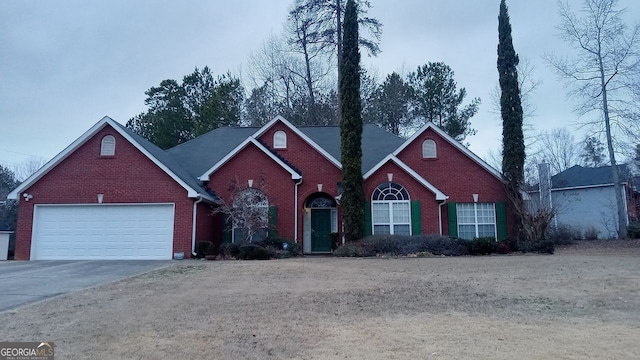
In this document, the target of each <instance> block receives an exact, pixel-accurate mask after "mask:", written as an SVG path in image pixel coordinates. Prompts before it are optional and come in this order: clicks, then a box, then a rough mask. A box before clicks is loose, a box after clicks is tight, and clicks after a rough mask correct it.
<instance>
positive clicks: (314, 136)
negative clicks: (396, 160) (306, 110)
mask: <svg viewBox="0 0 640 360" xmlns="http://www.w3.org/2000/svg"><path fill="white" fill-rule="evenodd" d="M298 129H300V131H302V132H303V133H304V134H305V135H307V136H308V137H309V138H310V139H311V140H313V141H314V142H315V143H316V144H318V145H319V146H320V147H322V148H323V149H325V151H327V152H328V153H329V154H331V156H333V157H334V158H336V159H337V160H338V161H340V162H341V161H342V154H341V149H340V127H339V126H302V127H299V128H298ZM404 142H405V139H403V138H401V137H399V136H396V135H393V134H391V133H389V132H387V131H385V130H383V129H381V128H379V127H378V126H376V125H372V124H365V125H364V126H363V128H362V173H363V174H364V173H366V172H367V171H369V170H371V168H373V167H374V166H376V165H377V164H378V163H379V162H380V161H381V160H382V159H384V157H385V156H387V155H389V154H391V153H392V152H394V151H395V150H396V149H397V148H398V147H399V146H400V145H402V144H403V143H404Z"/></svg>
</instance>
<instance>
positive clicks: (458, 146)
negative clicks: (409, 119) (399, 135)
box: [393, 122, 504, 181]
mask: <svg viewBox="0 0 640 360" xmlns="http://www.w3.org/2000/svg"><path fill="white" fill-rule="evenodd" d="M428 129H431V130H433V131H434V132H435V133H436V134H438V136H440V137H441V138H443V139H445V140H446V141H447V142H448V143H450V144H451V145H453V147H455V148H456V149H458V150H460V151H461V152H462V153H463V154H465V155H466V156H467V157H469V158H470V159H471V160H473V161H474V162H475V163H476V164H478V165H480V167H482V168H484V169H485V170H486V171H488V172H489V173H490V174H492V175H493V176H495V177H496V178H498V179H499V180H500V181H504V178H503V177H502V174H501V173H500V171H498V170H497V169H496V168H494V167H493V166H491V165H489V164H487V162H486V161H484V160H482V159H481V158H480V157H479V156H478V155H476V154H474V153H473V152H472V151H471V150H469V149H468V148H467V147H466V146H464V145H462V144H461V143H460V142H459V141H458V140H456V139H454V138H453V137H451V136H450V135H449V134H447V133H446V132H444V130H442V129H440V128H439V127H437V126H436V125H435V124H434V123H432V122H428V123H427V124H426V125H425V126H423V127H422V129H420V130H418V131H416V133H415V134H413V135H412V136H411V137H410V138H408V139H407V140H406V141H405V142H404V143H403V144H402V145H400V147H398V148H397V149H396V150H395V151H394V152H393V155H395V156H397V155H398V154H400V153H401V152H402V150H404V149H405V148H406V147H407V146H409V144H411V143H413V142H414V141H415V140H416V139H417V138H418V137H420V136H422V134H423V133H424V132H425V131H427V130H428Z"/></svg>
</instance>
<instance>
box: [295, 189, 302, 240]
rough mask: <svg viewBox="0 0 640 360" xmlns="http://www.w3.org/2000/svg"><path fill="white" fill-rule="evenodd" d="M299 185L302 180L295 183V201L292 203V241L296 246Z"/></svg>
mask: <svg viewBox="0 0 640 360" xmlns="http://www.w3.org/2000/svg"><path fill="white" fill-rule="evenodd" d="M300 184H302V178H300V180H299V181H298V182H296V183H295V196H294V197H295V199H294V202H293V214H294V221H293V231H294V233H293V234H294V235H293V241H294V242H295V243H296V244H297V243H298V186H300Z"/></svg>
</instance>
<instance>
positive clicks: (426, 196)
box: [9, 117, 513, 260]
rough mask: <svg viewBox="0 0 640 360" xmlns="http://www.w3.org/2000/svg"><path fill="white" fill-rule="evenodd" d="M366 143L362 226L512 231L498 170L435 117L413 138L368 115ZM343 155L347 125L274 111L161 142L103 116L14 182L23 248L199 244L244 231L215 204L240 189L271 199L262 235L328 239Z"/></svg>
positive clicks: (261, 203) (319, 246)
mask: <svg viewBox="0 0 640 360" xmlns="http://www.w3.org/2000/svg"><path fill="white" fill-rule="evenodd" d="M362 148H363V151H362V152H363V158H362V169H363V178H364V192H365V196H366V199H367V202H366V205H365V235H369V234H389V233H391V234H406V235H417V234H444V235H450V236H459V237H461V238H467V239H471V238H474V237H478V236H494V237H496V238H499V239H504V238H506V237H507V236H508V232H509V234H511V233H512V231H513V229H512V227H511V226H509V227H507V222H506V219H507V218H508V216H511V215H510V212H509V213H508V212H507V211H508V209H507V207H506V205H505V203H506V201H507V198H506V195H505V193H504V186H503V185H504V184H503V180H502V178H501V175H500V173H499V172H498V171H497V170H495V169H493V168H491V167H490V166H489V165H487V164H486V163H485V162H484V161H482V160H481V159H480V158H479V157H477V156H476V155H475V154H473V153H472V152H471V151H469V150H468V149H467V148H466V147H464V146H462V145H461V144H460V143H459V142H457V141H455V140H454V139H453V138H451V137H450V136H448V135H447V134H445V133H444V132H443V131H442V130H440V129H439V128H437V127H436V126H434V125H433V124H431V123H429V124H427V125H426V126H424V127H423V128H422V129H420V130H419V131H417V132H416V133H415V134H414V135H413V136H412V137H411V138H409V139H406V140H405V139H402V138H399V137H397V136H395V135H393V134H391V133H388V132H386V131H384V130H382V129H380V128H378V127H376V126H373V125H365V126H364V129H363V135H362ZM340 159H341V156H340V128H339V127H337V126H321V127H307V126H303V127H295V126H293V125H292V124H291V123H289V122H288V121H286V120H285V119H283V118H282V117H277V118H275V119H274V120H273V121H271V122H269V123H268V124H266V125H264V126H263V127H261V128H219V129H216V130H213V131H211V132H209V133H207V134H204V135H202V136H200V137H198V138H196V139H193V140H191V141H189V142H186V143H184V144H181V145H178V146H176V147H174V148H172V149H169V150H167V151H164V150H161V149H160V148H158V147H157V146H155V145H153V144H152V143H150V142H149V141H147V140H145V139H143V138H142V137H140V136H138V135H137V134H135V133H133V132H132V131H131V130H129V129H127V128H125V127H123V126H122V125H120V124H119V123H117V122H115V121H114V120H112V119H110V118H108V117H105V118H103V119H102V120H100V121H99V122H98V123H96V124H95V125H94V126H93V127H91V128H90V129H89V130H88V131H87V132H86V133H84V134H83V135H82V136H81V137H80V138H78V139H77V140H76V141H74V142H73V143H72V144H71V145H69V146H68V147H67V148H66V149H65V150H63V151H62V152H61V153H60V154H58V155H57V156H56V157H55V158H54V159H53V160H51V161H50V162H49V163H47V164H46V165H45V166H44V167H43V168H42V169H40V170H39V171H38V172H36V173H35V174H34V175H32V176H31V177H30V178H29V179H27V180H26V181H25V182H24V183H22V184H21V185H20V186H19V187H18V188H17V189H15V190H14V191H13V192H12V193H11V194H9V198H10V199H19V201H20V206H19V215H18V226H17V239H16V259H23V260H26V259H170V258H171V257H172V256H173V255H174V254H175V253H184V255H185V257H190V256H192V255H193V251H194V250H195V248H196V242H197V241H202V240H208V241H212V242H214V243H215V244H216V245H217V244H220V243H221V242H222V241H234V239H236V240H237V239H239V238H241V237H243V235H245V234H242V233H239V231H240V229H234V226H233V225H234V224H233V223H232V222H231V221H225V217H224V216H223V214H221V213H213V212H212V211H211V209H212V208H213V207H216V206H218V205H219V204H220V203H222V202H223V203H225V204H232V203H233V201H234V197H235V198H236V199H237V198H238V194H239V193H242V192H251V194H249V195H251V196H244V197H243V198H244V199H247V198H249V199H255V204H254V205H253V206H254V208H253V210H255V211H256V212H257V213H260V211H264V212H268V222H269V224H268V225H267V224H265V232H264V233H262V234H261V235H256V236H259V237H260V236H265V235H266V233H267V230H268V232H269V233H271V234H272V236H278V237H281V238H286V239H290V240H292V241H295V242H297V243H298V244H300V245H301V248H302V250H303V252H304V253H323V252H329V251H331V238H332V237H335V236H336V235H334V234H333V233H338V236H339V234H340V232H341V228H342V225H341V221H340V197H341V176H342V175H341V164H340ZM234 188H235V189H236V191H235V192H234V191H233V189H234ZM238 188H239V189H240V191H237V189H238ZM245 195H247V194H246V193H245ZM266 218H267V217H265V219H266Z"/></svg>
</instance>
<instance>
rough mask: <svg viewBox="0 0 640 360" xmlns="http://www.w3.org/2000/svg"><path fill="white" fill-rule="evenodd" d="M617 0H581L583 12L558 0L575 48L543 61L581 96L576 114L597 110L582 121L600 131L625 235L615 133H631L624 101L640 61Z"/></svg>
mask: <svg viewBox="0 0 640 360" xmlns="http://www.w3.org/2000/svg"><path fill="white" fill-rule="evenodd" d="M618 5H619V4H618V0H584V1H583V7H582V10H581V15H580V16H578V15H576V14H575V13H574V12H573V11H572V9H571V7H570V6H569V3H568V2H567V1H566V0H565V1H560V2H559V6H560V10H559V14H560V17H561V24H560V26H559V30H560V37H561V38H562V39H563V40H564V41H565V42H566V43H567V44H568V45H569V46H570V47H571V48H572V49H574V50H575V51H576V55H575V56H573V57H572V58H567V57H559V56H557V55H546V56H545V57H546V59H547V61H548V62H549V63H550V64H551V66H552V67H553V68H554V69H555V70H556V71H557V72H558V74H559V75H560V76H561V77H562V78H564V79H565V80H566V81H567V84H568V85H569V89H570V90H569V96H571V97H573V98H575V99H577V100H579V104H578V106H577V107H576V109H575V110H576V112H577V113H578V114H579V115H586V114H590V113H596V114H597V115H596V117H595V119H596V120H593V121H590V122H586V123H585V125H589V126H591V127H594V128H596V129H598V130H602V129H603V130H604V132H605V133H606V139H607V149H608V153H609V160H610V164H611V173H612V178H613V181H614V186H615V192H616V203H617V212H618V236H619V237H620V238H625V237H626V236H627V223H626V220H627V214H626V211H625V203H624V198H623V196H622V189H621V185H620V174H619V172H618V167H617V165H616V153H615V144H614V135H615V138H618V139H619V138H621V137H623V136H624V135H625V134H627V133H629V130H630V128H629V126H628V122H627V121H626V120H628V119H627V118H625V117H624V116H625V110H624V108H625V104H626V103H628V102H629V99H630V94H631V93H630V89H629V83H630V79H631V77H632V76H637V71H638V67H639V64H640V52H639V46H640V43H639V42H640V25H638V24H636V25H634V26H633V27H632V28H628V27H627V25H626V24H625V22H624V21H623V19H622V16H623V14H624V9H620V8H619V7H618Z"/></svg>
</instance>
